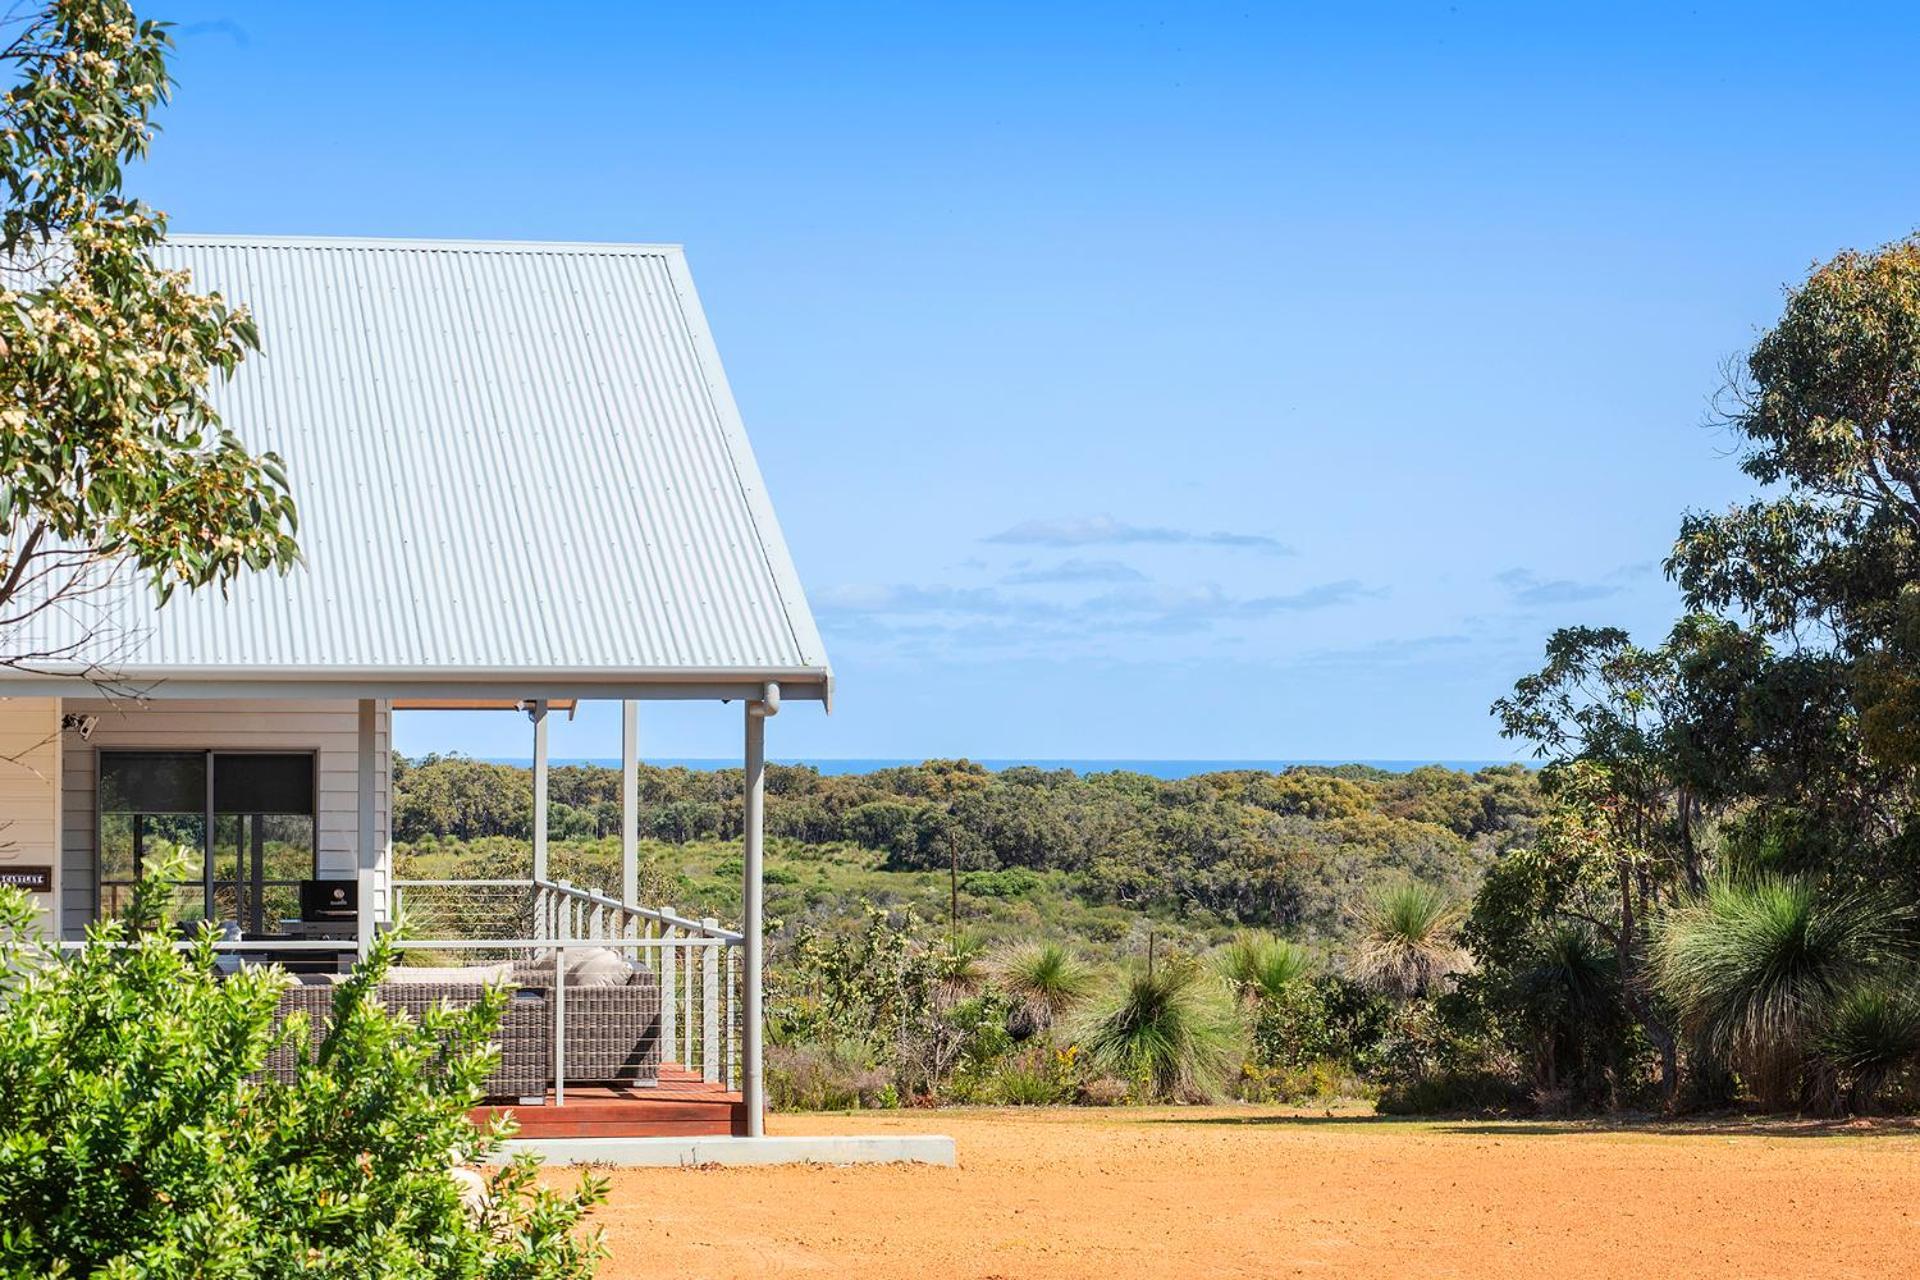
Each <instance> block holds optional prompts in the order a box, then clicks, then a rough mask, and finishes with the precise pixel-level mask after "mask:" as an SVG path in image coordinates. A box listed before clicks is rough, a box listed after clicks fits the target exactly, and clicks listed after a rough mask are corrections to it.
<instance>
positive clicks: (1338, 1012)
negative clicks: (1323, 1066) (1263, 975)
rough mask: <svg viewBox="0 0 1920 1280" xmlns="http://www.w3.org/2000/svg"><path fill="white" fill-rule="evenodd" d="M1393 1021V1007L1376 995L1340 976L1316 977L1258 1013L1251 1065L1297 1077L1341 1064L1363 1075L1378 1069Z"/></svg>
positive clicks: (1294, 985)
mask: <svg viewBox="0 0 1920 1280" xmlns="http://www.w3.org/2000/svg"><path fill="white" fill-rule="evenodd" d="M1394 1020H1395V1013H1394V1008H1393V1005H1392V1004H1391V1003H1390V1002H1389V1001H1388V1000H1386V999H1385V998H1384V997H1382V996H1380V995H1379V994H1378V993H1376V992H1373V991H1370V990H1368V989H1367V988H1365V987H1363V986H1361V985H1360V984H1359V983H1357V982H1354V981H1352V980H1351V979H1349V978H1344V977H1342V976H1340V975H1339V974H1334V973H1319V974H1315V975H1313V976H1312V977H1309V978H1305V979H1303V980H1301V981H1298V982H1294V983H1292V984H1290V985H1288V986H1287V987H1286V988H1285V990H1283V991H1282V992H1281V994H1280V995H1279V996H1278V997H1277V998H1275V999H1273V1000H1268V1001H1264V1002H1263V1003H1262V1004H1261V1005H1260V1006H1259V1007H1258V1009H1256V1010H1255V1014H1254V1022H1253V1060H1254V1062H1255V1063H1256V1064H1257V1065H1260V1066H1263V1067H1279V1068H1283V1069H1286V1070H1294V1071H1298V1070H1304V1069H1306V1068H1309V1067H1311V1066H1312V1065H1313V1064H1314V1063H1317V1062H1340V1063H1345V1064H1346V1065H1347V1067H1348V1068H1349V1069H1350V1070H1352V1071H1353V1072H1354V1073H1356V1074H1362V1075H1364V1074H1365V1073H1366V1072H1368V1071H1370V1070H1371V1069H1372V1068H1373V1067H1375V1066H1376V1065H1377V1064H1378V1062H1379V1059H1380V1052H1381V1046H1382V1044H1383V1043H1384V1042H1385V1040H1386V1038H1387V1036H1388V1034H1389V1033H1390V1032H1391V1030H1392V1028H1393V1025H1394Z"/></svg>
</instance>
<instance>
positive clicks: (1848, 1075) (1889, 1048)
mask: <svg viewBox="0 0 1920 1280" xmlns="http://www.w3.org/2000/svg"><path fill="white" fill-rule="evenodd" d="M1914 980H1915V975H1914V974H1913V973H1912V972H1911V971H1896V972H1893V973H1890V974H1887V975H1883V976H1881V977H1877V978H1874V979H1870V980H1868V981H1865V982H1861V983H1858V984H1856V985H1855V986H1852V987H1849V988H1847V989H1846V990H1845V991H1842V992H1840V993H1839V995H1837V996H1836V997H1834V999H1833V1002H1832V1004H1831V1006H1830V1007H1829V1008H1828V1010H1827V1013H1826V1017H1825V1019H1824V1025H1823V1026H1822V1027H1821V1029H1820V1032H1819V1035H1818V1036H1817V1037H1816V1040H1815V1044H1814V1048H1815V1052H1816V1053H1818V1055H1819V1057H1820V1060H1821V1062H1822V1063H1823V1064H1824V1065H1825V1066H1826V1067H1827V1069H1828V1070H1830V1071H1831V1072H1833V1074H1834V1075H1835V1076H1836V1077H1837V1079H1838V1080H1839V1081H1843V1082H1844V1087H1845V1088H1846V1090H1847V1105H1848V1109H1849V1110H1851V1111H1857V1112H1867V1111H1872V1110H1873V1108H1874V1103H1875V1100H1876V1099H1877V1097H1878V1095H1879V1093H1880V1090H1881V1087H1882V1086H1883V1085H1884V1084H1885V1083H1886V1081H1887V1078H1888V1077H1889V1076H1891V1075H1893V1074H1894V1073H1895V1072H1897V1071H1900V1070H1902V1069H1903V1068H1906V1067H1910V1066H1912V1065H1913V1064H1914V1063H1915V1062H1916V1061H1920V996H1916V995H1915V994H1914Z"/></svg>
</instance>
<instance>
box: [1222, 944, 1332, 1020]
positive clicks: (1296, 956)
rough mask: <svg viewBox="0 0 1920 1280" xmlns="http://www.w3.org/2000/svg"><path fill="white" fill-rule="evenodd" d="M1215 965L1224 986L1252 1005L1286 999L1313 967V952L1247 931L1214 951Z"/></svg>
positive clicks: (1298, 945)
mask: <svg viewBox="0 0 1920 1280" xmlns="http://www.w3.org/2000/svg"><path fill="white" fill-rule="evenodd" d="M1214 964H1215V966H1216V967H1217V968H1218V969H1219V971H1220V977H1221V979H1222V980H1224V981H1225V982H1226V984H1227V986H1228V987H1230V988H1232V990H1233V991H1234V992H1235V993H1236V994H1238V995H1239V996H1240V998H1241V999H1242V1000H1245V1001H1248V1002H1250V1003H1254V1004H1264V1003H1267V1002H1270V1001H1274V1000H1280V999H1283V998H1285V996H1286V994H1287V993H1288V992H1289V991H1290V990H1291V989H1292V988H1293V986H1294V984H1296V983H1298V982H1300V981H1301V980H1302V979H1304V978H1305V977H1307V975H1308V974H1310V973H1312V972H1313V970H1314V959H1313V953H1312V952H1310V951H1308V950H1307V949H1306V948H1305V947H1303V946H1301V945H1300V944H1298V943H1296V942H1289V941H1288V940H1287V939H1285V938H1280V937H1275V936H1274V935H1273V934H1270V933H1255V932H1251V931H1246V930H1243V931H1241V932H1239V933H1236V934H1235V935H1234V936H1233V940H1232V941H1230V942H1228V943H1227V945H1226V946H1224V947H1222V948H1221V949H1220V950H1219V952H1218V953H1216V955H1215V956H1214Z"/></svg>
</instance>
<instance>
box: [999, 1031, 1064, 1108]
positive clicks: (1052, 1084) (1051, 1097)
mask: <svg viewBox="0 0 1920 1280" xmlns="http://www.w3.org/2000/svg"><path fill="white" fill-rule="evenodd" d="M1079 1062H1080V1049H1079V1046H1078V1045H1068V1046H1067V1047H1066V1048H1064V1049H1055V1048H1051V1047H1049V1046H1040V1047H1036V1048H1032V1049H1028V1050H1027V1051H1025V1052H1024V1053H1020V1054H1017V1055H1015V1056H1014V1057H1011V1058H1009V1059H1007V1060H1006V1061H1004V1062H1002V1063H1000V1064H999V1066H998V1067H997V1068H996V1069H995V1070H994V1073H993V1076H992V1087H991V1090H990V1094H991V1096H990V1098H989V1101H992V1102H997V1103H999V1104H1001V1105H1002V1106H1009V1107H1046V1106H1054V1105H1057V1104H1059V1103H1063V1102H1072V1101H1073V1100H1074V1099H1075V1098H1076V1097H1078V1096H1079V1093H1080V1079H1079V1077H1080V1071H1079Z"/></svg>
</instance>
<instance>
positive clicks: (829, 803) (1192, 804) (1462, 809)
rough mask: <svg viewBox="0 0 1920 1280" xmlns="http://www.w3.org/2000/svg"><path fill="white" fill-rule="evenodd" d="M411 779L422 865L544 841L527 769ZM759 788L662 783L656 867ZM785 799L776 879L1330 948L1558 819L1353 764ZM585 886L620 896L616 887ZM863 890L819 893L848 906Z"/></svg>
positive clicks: (772, 799)
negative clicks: (427, 856) (1311, 940)
mask: <svg viewBox="0 0 1920 1280" xmlns="http://www.w3.org/2000/svg"><path fill="white" fill-rule="evenodd" d="M397 781H398V787H399V790H398V793H397V795H396V798H395V807H394V822H395V836H396V838H397V839H398V840H399V841H401V842H403V844H405V845H407V846H409V847H412V848H424V847H425V843H426V842H432V843H433V844H436V845H440V844H444V842H446V841H447V840H454V841H460V842H474V841H482V842H484V841H486V840H487V839H488V838H489V837H497V838H499V840H498V841H496V843H495V845H494V846H493V847H496V848H498V849H499V850H500V851H501V852H500V854H499V856H500V857H501V858H503V859H504V858H510V857H511V856H512V854H511V853H510V850H511V849H512V848H514V847H517V845H524V842H525V841H526V839H527V837H528V834H529V831H530V827H531V823H532V787H531V784H530V781H529V778H528V775H527V771H526V770H524V769H519V768H516V767H514V766H510V765H500V764H488V763H484V762H480V761H474V760H467V759H464V758H460V757H441V758H430V759H427V760H423V761H420V762H417V763H411V764H410V763H406V762H401V763H400V764H399V765H398V767H397ZM550 786H551V789H550V795H551V798H552V809H551V814H550V818H549V822H550V826H549V834H550V836H551V837H553V838H554V839H557V840H562V841H568V842H573V843H575V844H577V845H580V846H582V847H588V848H591V847H593V842H594V841H596V840H602V839H605V838H606V837H610V836H612V835H613V834H614V833H615V832H617V831H618V830H619V817H620V810H619V776H618V773H617V771H616V770H612V769H606V768H596V767H589V766H570V767H562V768H556V769H554V770H553V771H552V776H551V784H550ZM740 787H741V775H740V773H739V771H738V770H723V771H716V772H697V771H693V770H688V769H656V768H651V767H647V768H643V769H642V771H641V782H640V790H641V799H640V804H641V824H642V833H643V835H644V836H646V837H647V838H648V840H649V842H650V846H651V847H652V848H653V849H654V850H655V851H659V850H662V849H665V848H667V847H670V846H671V847H698V846H701V845H706V844H710V843H713V842H724V841H729V840H737V839H738V838H739V834H740V826H739V824H740ZM767 792H768V799H767V829H768V834H769V835H770V836H771V837H772V838H773V840H774V841H775V847H776V849H777V850H778V851H779V852H780V853H781V855H783V856H780V857H776V860H775V865H776V867H779V866H783V865H787V864H789V863H791V864H805V865H808V866H812V867H816V868H824V867H836V868H842V869H845V870H846V871H847V872H853V871H865V872H876V873H878V872H884V873H894V874H897V875H898V876H899V877H900V879H898V880H897V881H892V882H890V881H889V880H888V878H886V877H884V876H883V877H881V878H879V879H873V878H868V879H866V880H865V881H863V882H862V884H861V885H860V887H861V888H863V889H868V890H875V891H879V892H881V893H882V894H883V895H884V896H894V897H898V896H912V895H913V894H914V893H915V892H916V889H917V888H918V887H920V886H923V885H924V884H925V881H923V880H920V879H916V878H915V873H927V872H937V873H939V874H940V875H941V876H942V877H943V879H944V877H945V876H946V875H947V874H948V873H949V872H950V870H951V869H952V868H954V867H957V868H958V869H959V871H960V873H961V874H962V876H963V877H964V887H965V888H966V889H967V891H968V892H969V894H970V895H971V896H973V897H976V898H989V899H998V900H1005V901H1012V900H1018V899H1024V898H1028V897H1033V896H1036V895H1039V896H1046V895H1048V894H1058V895H1065V896H1068V897H1071V898H1073V899H1074V900H1075V901H1076V902H1077V903H1079V904H1081V905H1082V906H1083V907H1085V908H1098V907H1116V908H1120V909H1121V910H1120V911H1119V912H1118V913H1115V914H1112V915H1110V916H1109V917H1107V918H1108V919H1109V920H1110V921H1112V922H1118V921H1125V920H1129V919H1131V918H1133V917H1135V916H1138V915H1141V914H1146V915H1152V916H1157V917H1164V918H1166V919H1168V920H1175V921H1186V922H1200V923H1202V924H1231V923H1241V924H1255V925H1263V926H1270V927H1277V928H1283V929H1286V930H1289V931H1297V932H1300V933H1302V934H1305V935H1307V936H1312V937H1335V936H1340V935H1343V934H1344V933H1346V932H1348V931H1349V930H1350V928H1351V920H1350V918H1349V917H1350V914H1351V908H1352V906H1353V905H1354V904H1355V903H1357V902H1358V901H1359V900H1360V899H1361V897H1363V896H1364V895H1365V894H1366V893H1367V892H1368V891H1370V890H1371V889H1373V888H1375V887H1377V886H1379V885H1382V884H1386V883H1392V882H1397V881H1400V880H1406V879H1417V880H1420V881H1423V882H1426V883H1429V884H1432V885H1434V886H1436V887H1437V888H1439V889H1441V890H1443V891H1445V892H1446V893H1448V894H1450V895H1453V896H1461V895H1464V894H1467V893H1470V892H1471V891H1472V889H1473V886H1474V885H1475V884H1476V883H1477V882H1478V879H1479V874H1480V870H1481V868H1483V867H1484V866H1485V865H1486V864H1487V863H1488V862H1489V861H1490V860H1491V859H1492V857H1493V855H1494V853H1495V852H1496V850H1497V849H1498V848H1500V847H1501V846H1502V844H1503V843H1509V842H1512V841H1515V840H1520V839H1524V838H1525V837H1526V835H1527V833H1528V831H1530V829H1531V825H1532V823H1533V822H1534V820H1535V819H1536V818H1537V817H1538V815H1539V814H1540V813H1541V811H1542V801H1541V798H1540V794H1539V789H1538V787H1537V785H1536V781H1535V778H1534V775H1533V774H1532V773H1531V772H1530V771H1528V770H1526V769H1522V768H1519V767H1517V766H1509V767H1504V768H1494V769H1486V770H1482V771H1481V772H1479V773H1476V774H1465V773H1459V772H1456V771H1453V770H1449V769H1441V768H1426V769H1416V770H1414V771H1412V772H1410V773H1405V774H1393V773H1386V772H1383V771H1381V770H1377V769H1368V768H1365V767H1361V766H1346V767H1342V768H1338V769H1308V768H1302V769H1294V770H1290V771H1288V772H1286V773H1281V774H1273V773H1262V772H1254V771H1244V772H1233V773H1215V774H1207V775H1203V776H1200V777H1195V778H1186V779H1180V780H1176V781H1166V780H1162V779H1158V778H1153V777H1150V776H1148V775H1145V774H1138V773H1122V772H1115V773H1101V774H1091V775H1087V776H1084V777H1082V776H1079V775H1077V774H1075V773H1073V772H1072V771H1070V770H1065V769H1058V770H1042V769H1032V768H1022V769H1009V770H1006V771H1004V772H1000V773H989V772H988V771H987V770H985V769H982V768H980V767H979V766H977V765H972V764H969V763H967V762H964V761H933V762H929V763H927V764H924V765H915V766H908V767H902V768H894V769H883V770H879V771H877V772H874V773H868V774H858V775H844V776H823V775H822V774H820V773H819V772H818V771H817V770H814V769H811V768H805V767H793V766H780V765H774V766H770V767H769V770H768V781H767ZM606 848H607V849H608V850H610V849H611V846H606ZM520 856H522V857H524V854H522V855H520ZM602 856H611V854H610V853H608V854H603V855H602ZM662 861H663V863H664V864H666V865H665V866H664V870H665V872H666V874H667V877H668V883H667V884H666V885H664V886H663V889H664V890H665V891H670V892H673V893H675V894H676V896H678V897H681V898H684V899H686V900H688V901H692V899H693V897H694V896H707V897H712V896H723V895H724V889H723V887H722V886H720V885H717V884H716V885H706V884H689V885H687V886H686V887H685V888H681V887H679V886H678V885H676V884H674V883H673V882H672V881H673V878H674V877H675V876H676V875H678V874H680V873H682V872H684V871H686V870H688V869H689V868H688V867H686V866H682V867H679V868H676V867H674V866H672V865H671V864H672V863H673V861H674V859H673V857H672V856H671V855H668V856H667V857H666V858H664V859H662ZM691 869H692V870H696V871H697V870H699V869H700V866H699V860H694V861H693V863H692V867H691ZM582 874H583V875H588V876H589V878H591V877H592V876H597V877H598V882H599V883H603V884H604V883H617V880H618V877H617V874H615V873H614V872H613V871H612V870H611V869H604V870H602V869H597V868H596V869H593V870H592V871H591V872H590V873H589V872H588V871H583V872H582ZM694 878H695V879H698V877H697V876H696V877H694ZM858 878H859V877H857V876H853V875H842V876H838V877H837V878H836V876H835V875H833V874H825V875H823V876H820V877H817V879H820V880H822V881H824V882H826V884H825V887H826V888H828V889H829V891H831V889H832V888H833V887H835V886H836V885H838V886H844V887H852V881H853V880H855V879H858ZM889 883H892V884H894V885H895V886H897V887H895V888H893V889H891V890H889V889H888V885H889ZM720 905H725V904H724V901H723V902H721V904H720Z"/></svg>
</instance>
